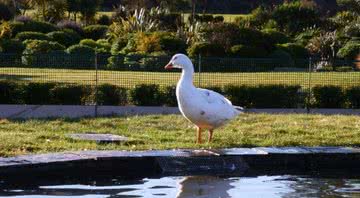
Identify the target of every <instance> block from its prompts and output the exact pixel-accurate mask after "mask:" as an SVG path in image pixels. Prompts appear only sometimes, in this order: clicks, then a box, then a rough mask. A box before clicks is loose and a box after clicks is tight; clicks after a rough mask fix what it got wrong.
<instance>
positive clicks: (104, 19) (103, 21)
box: [97, 14, 111, 25]
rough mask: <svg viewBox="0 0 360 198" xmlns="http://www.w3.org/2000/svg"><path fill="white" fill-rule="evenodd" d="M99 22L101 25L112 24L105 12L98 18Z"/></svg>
mask: <svg viewBox="0 0 360 198" xmlns="http://www.w3.org/2000/svg"><path fill="white" fill-rule="evenodd" d="M97 24H99V25H110V24H111V19H110V17H108V16H107V15H104V14H103V15H101V16H100V17H99V19H98V20H97Z"/></svg>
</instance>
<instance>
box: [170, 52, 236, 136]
mask: <svg viewBox="0 0 360 198" xmlns="http://www.w3.org/2000/svg"><path fill="white" fill-rule="evenodd" d="M165 68H181V69H182V74H181V78H180V80H179V82H178V84H177V86H176V97H177V101H178V105H179V109H180V111H181V113H182V115H183V116H184V117H185V118H186V119H188V120H189V121H190V122H192V123H194V124H195V125H196V126H197V127H198V142H201V137H199V136H201V129H208V130H210V136H209V141H211V137H212V130H213V129H215V128H217V127H219V126H222V125H224V124H225V123H226V122H228V121H229V120H231V119H233V118H234V117H235V116H237V115H239V114H240V113H241V107H234V106H233V105H232V104H231V102H230V101H229V100H228V99H227V98H225V97H224V96H222V95H221V94H219V93H217V92H214V91H211V90H207V89H201V88H196V87H195V86H194V84H193V75H194V67H193V64H192V63H191V61H190V59H189V58H188V57H187V56H185V55H183V54H176V55H174V56H173V58H172V59H171V61H170V62H169V64H168V65H167V66H166V67H165Z"/></svg>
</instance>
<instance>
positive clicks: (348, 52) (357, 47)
mask: <svg viewBox="0 0 360 198" xmlns="http://www.w3.org/2000/svg"><path fill="white" fill-rule="evenodd" d="M359 52H360V41H349V42H347V43H346V44H345V46H343V47H342V48H341V49H340V50H339V51H338V53H337V56H338V57H340V58H347V59H353V58H355V57H356V56H357V55H358V54H359Z"/></svg>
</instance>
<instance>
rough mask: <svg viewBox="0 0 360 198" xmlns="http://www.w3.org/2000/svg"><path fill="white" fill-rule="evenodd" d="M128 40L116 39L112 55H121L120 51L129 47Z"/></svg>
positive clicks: (112, 47) (112, 46)
mask: <svg viewBox="0 0 360 198" xmlns="http://www.w3.org/2000/svg"><path fill="white" fill-rule="evenodd" d="M127 42H128V41H127V39H126V38H118V39H116V40H115V41H114V42H113V44H112V45H111V50H110V52H111V54H112V55H116V54H119V53H120V51H121V50H122V49H123V48H124V47H125V46H126V45H127Z"/></svg>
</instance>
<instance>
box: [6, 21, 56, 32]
mask: <svg viewBox="0 0 360 198" xmlns="http://www.w3.org/2000/svg"><path fill="white" fill-rule="evenodd" d="M10 26H11V29H12V35H13V36H15V35H16V34H18V33H19V32H40V33H49V32H54V31H57V30H58V28H57V27H56V26H55V25H53V24H51V23H47V22H42V21H27V22H12V23H10Z"/></svg>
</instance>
